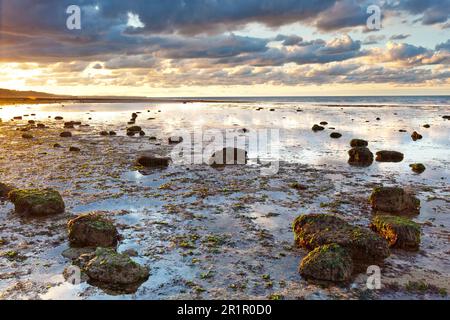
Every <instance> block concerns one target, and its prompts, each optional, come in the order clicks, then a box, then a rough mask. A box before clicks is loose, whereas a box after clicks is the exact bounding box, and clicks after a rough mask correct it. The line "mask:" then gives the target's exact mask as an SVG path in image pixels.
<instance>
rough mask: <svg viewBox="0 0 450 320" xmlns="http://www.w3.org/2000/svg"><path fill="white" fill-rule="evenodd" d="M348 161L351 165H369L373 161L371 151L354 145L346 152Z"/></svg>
mask: <svg viewBox="0 0 450 320" xmlns="http://www.w3.org/2000/svg"><path fill="white" fill-rule="evenodd" d="M348 155H349V157H350V159H349V160H348V163H349V164H350V165H353V166H363V167H366V166H370V165H371V164H372V163H373V153H372V152H371V151H370V150H369V148H366V147H355V148H353V149H351V150H350V151H349V152H348Z"/></svg>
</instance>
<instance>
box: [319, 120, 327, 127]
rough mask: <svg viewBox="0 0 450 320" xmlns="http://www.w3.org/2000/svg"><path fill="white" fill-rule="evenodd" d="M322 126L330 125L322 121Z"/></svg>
mask: <svg viewBox="0 0 450 320" xmlns="http://www.w3.org/2000/svg"><path fill="white" fill-rule="evenodd" d="M320 125H322V126H327V125H328V122H326V121H322V122H321V123H320Z"/></svg>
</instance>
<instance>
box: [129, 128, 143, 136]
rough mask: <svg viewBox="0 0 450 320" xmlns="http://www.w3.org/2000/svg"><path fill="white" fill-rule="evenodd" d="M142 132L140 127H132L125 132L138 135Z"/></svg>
mask: <svg viewBox="0 0 450 320" xmlns="http://www.w3.org/2000/svg"><path fill="white" fill-rule="evenodd" d="M141 131H142V128H141V127H139V126H132V127H129V128H128V129H127V132H132V133H135V134H136V133H139V132H141Z"/></svg>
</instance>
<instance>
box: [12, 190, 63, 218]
mask: <svg viewBox="0 0 450 320" xmlns="http://www.w3.org/2000/svg"><path fill="white" fill-rule="evenodd" d="M9 199H10V200H11V202H12V203H13V204H14V206H15V211H16V213H18V214H23V215H29V216H48V215H55V214H59V213H63V212H64V210H65V205H64V201H63V199H62V197H61V195H60V194H59V192H58V191H55V190H53V189H42V190H38V189H31V190H21V189H15V190H12V191H11V192H10V193H9Z"/></svg>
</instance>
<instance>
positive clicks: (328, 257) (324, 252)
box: [299, 244, 353, 282]
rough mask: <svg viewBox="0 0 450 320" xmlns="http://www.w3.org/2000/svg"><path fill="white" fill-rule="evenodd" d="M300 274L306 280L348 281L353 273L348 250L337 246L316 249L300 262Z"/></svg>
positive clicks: (331, 245) (330, 245)
mask: <svg viewBox="0 0 450 320" xmlns="http://www.w3.org/2000/svg"><path fill="white" fill-rule="evenodd" d="M299 272H300V274H301V275H302V276H303V277H305V278H307V279H315V280H325V281H333V282H340V281H348V280H350V278H351V277H352V273H353V261H352V257H351V255H350V254H349V252H348V250H346V249H345V248H342V247H341V246H339V245H337V244H329V245H324V246H321V247H317V248H316V249H314V250H313V251H311V252H310V253H309V254H308V255H307V256H306V257H305V258H304V259H303V260H302V262H301V264H300V268H299Z"/></svg>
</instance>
